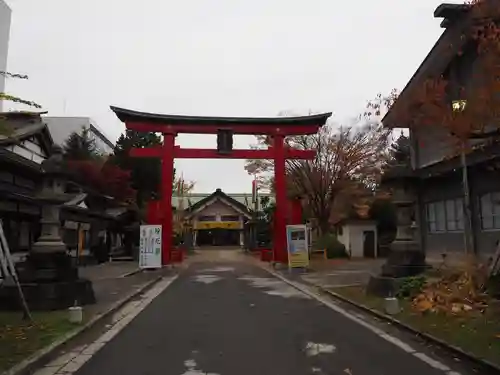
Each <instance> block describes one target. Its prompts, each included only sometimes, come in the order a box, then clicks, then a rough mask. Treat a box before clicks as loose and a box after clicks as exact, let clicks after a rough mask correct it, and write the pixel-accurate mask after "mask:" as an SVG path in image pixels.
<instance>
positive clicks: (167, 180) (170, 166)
mask: <svg viewBox="0 0 500 375" xmlns="http://www.w3.org/2000/svg"><path fill="white" fill-rule="evenodd" d="M174 146H175V134H172V133H163V147H162V160H161V203H162V211H163V222H162V237H163V238H162V264H163V265H167V264H170V263H172V235H173V213H172V185H173V178H174Z"/></svg>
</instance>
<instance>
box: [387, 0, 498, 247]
mask: <svg viewBox="0 0 500 375" xmlns="http://www.w3.org/2000/svg"><path fill="white" fill-rule="evenodd" d="M467 9H468V8H467V6H465V5H452V4H442V5H440V6H439V7H438V8H437V9H436V11H435V12H434V16H435V17H438V18H443V22H442V23H441V26H442V27H443V28H444V32H443V34H442V35H441V37H440V38H439V40H438V41H437V42H436V44H435V45H434V47H433V48H432V49H431V51H430V52H429V54H428V55H427V57H426V58H425V59H424V61H423V62H422V64H421V65H420V67H419V68H418V69H417V71H416V72H415V74H414V75H413V77H412V78H411V79H410V81H409V83H408V84H407V85H406V87H405V89H404V90H403V91H402V92H401V94H400V96H399V98H398V100H397V101H396V103H394V106H393V107H392V108H391V110H390V111H389V113H388V114H387V115H386V116H385V118H384V119H383V123H384V125H385V126H388V127H391V128H404V127H407V124H401V123H398V117H397V115H395V113H397V111H398V110H399V108H398V102H399V103H400V102H404V100H405V99H407V98H409V97H410V96H411V95H412V94H413V93H414V92H415V90H418V89H419V88H420V87H421V86H420V85H421V84H422V83H423V82H425V80H426V79H429V78H432V77H437V76H443V77H444V78H445V79H447V81H448V82H449V93H450V108H451V105H452V102H451V100H452V99H455V100H457V99H460V98H451V96H452V95H453V92H458V91H460V90H459V88H460V87H465V88H467V87H468V86H469V85H471V84H473V83H474V82H473V77H474V74H473V73H474V69H476V68H477V65H476V64H475V57H476V56H477V55H476V54H475V51H476V49H475V48H474V46H473V45H471V43H472V42H471V41H470V40H467V39H466V38H463V25H464V23H467V22H469V21H470V19H469V18H470V13H469V12H468V11H467ZM450 46H452V47H453V48H455V49H456V51H455V53H453V52H454V51H450ZM471 46H472V47H471ZM459 48H461V49H462V50H463V51H464V52H463V53H462V54H459V53H458V49H459ZM404 117H405V118H410V117H411V116H409V117H408V116H404ZM409 134H410V142H411V168H412V171H413V177H414V179H413V181H414V184H415V189H414V190H412V191H414V195H413V199H414V202H415V204H414V207H415V214H416V215H415V217H416V219H417V222H418V225H417V226H418V238H419V242H420V246H421V248H422V249H423V250H424V251H426V252H427V254H429V253H433V254H441V253H462V254H463V253H464V250H465V235H464V227H465V223H464V215H463V213H464V209H465V207H464V185H463V182H462V163H461V160H460V156H459V154H458V151H457V149H456V148H455V147H454V144H456V143H455V142H454V138H453V136H452V135H451V134H450V133H449V132H448V131H447V130H446V129H445V128H443V127H440V126H429V125H424V124H420V125H419V124H413V125H412V126H411V128H410V131H409ZM491 140H492V139H487V140H486V141H485V140H470V145H471V146H472V148H473V151H472V152H470V153H468V154H467V155H466V165H467V170H468V181H469V196H470V212H471V224H472V237H473V238H472V240H473V245H474V249H475V251H476V252H477V253H478V254H479V255H481V256H484V257H489V256H490V255H492V254H493V253H494V252H495V249H496V246H497V245H496V244H497V241H499V240H500V179H499V176H500V174H499V172H498V168H497V167H496V165H497V164H498V161H499V160H500V147H499V144H498V142H490V141H491ZM479 142H484V145H483V146H484V147H477V148H475V146H478V143H479ZM412 194H413V193H412Z"/></svg>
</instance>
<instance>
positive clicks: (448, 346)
mask: <svg viewBox="0 0 500 375" xmlns="http://www.w3.org/2000/svg"><path fill="white" fill-rule="evenodd" d="M258 266H259V267H260V268H262V269H263V270H265V271H267V272H269V273H270V274H271V275H273V276H275V277H278V278H279V279H281V280H283V281H285V282H286V283H288V284H289V285H291V286H293V287H294V288H296V289H299V290H300V288H298V287H297V285H295V282H294V281H292V280H290V279H288V278H287V277H286V276H284V275H281V274H279V273H278V272H276V271H274V270H271V269H269V268H267V267H265V266H263V265H261V264H259V265H258ZM313 287H314V288H317V289H318V290H319V291H320V292H321V293H323V294H327V295H329V296H331V297H333V298H335V299H337V300H339V301H342V302H345V303H348V304H349V305H351V306H353V307H355V308H357V309H359V310H362V311H364V312H365V313H368V314H370V315H372V316H374V317H376V318H379V319H381V320H384V321H386V322H388V323H391V324H393V325H394V326H396V327H398V328H401V329H403V330H405V331H407V332H410V333H412V334H414V335H416V336H418V337H420V338H422V339H424V340H426V341H427V342H429V343H432V344H434V345H436V346H439V347H441V348H444V349H445V350H447V351H449V352H451V353H453V354H455V355H456V356H457V357H461V358H463V359H466V360H468V361H469V362H471V363H474V364H477V365H479V366H481V367H483V368H485V369H488V370H490V371H494V372H497V373H498V374H500V366H498V365H496V364H495V363H492V362H490V361H488V360H485V359H481V358H479V357H477V356H475V355H474V354H472V353H469V352H466V351H464V350H462V349H460V348H458V347H456V346H454V345H451V344H449V343H447V342H445V341H443V340H441V339H438V338H437V337H435V336H432V335H430V334H428V333H424V332H421V331H418V330H417V329H415V328H413V327H411V326H409V325H408V324H406V323H403V322H401V321H399V320H397V319H394V318H393V317H391V316H389V315H386V314H383V313H381V312H379V311H377V310H374V309H371V308H369V307H367V306H364V305H362V304H360V303H357V302H355V301H353V300H351V299H349V298H346V297H344V296H342V295H340V294H338V293H335V292H332V291H331V290H328V289H325V288H323V287H321V286H318V285H313Z"/></svg>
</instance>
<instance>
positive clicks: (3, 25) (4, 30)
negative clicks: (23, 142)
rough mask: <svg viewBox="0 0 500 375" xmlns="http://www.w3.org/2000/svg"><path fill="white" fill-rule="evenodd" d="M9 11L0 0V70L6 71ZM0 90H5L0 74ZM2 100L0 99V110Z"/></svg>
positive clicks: (0, 109)
mask: <svg viewBox="0 0 500 375" xmlns="http://www.w3.org/2000/svg"><path fill="white" fill-rule="evenodd" d="M10 17H11V11H10V8H9V7H8V6H7V4H6V3H5V1H4V0H0V71H7V55H8V51H9V35H10ZM0 92H5V78H4V77H3V76H0ZM2 110H3V101H2V100H0V111H2Z"/></svg>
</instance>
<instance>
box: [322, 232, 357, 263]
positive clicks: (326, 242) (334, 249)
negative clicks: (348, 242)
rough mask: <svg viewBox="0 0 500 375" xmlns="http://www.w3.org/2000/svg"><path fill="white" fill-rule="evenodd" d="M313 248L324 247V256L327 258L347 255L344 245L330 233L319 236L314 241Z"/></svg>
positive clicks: (346, 256) (345, 256)
mask: <svg viewBox="0 0 500 375" xmlns="http://www.w3.org/2000/svg"><path fill="white" fill-rule="evenodd" d="M315 248H316V249H317V250H321V249H326V256H327V257H328V259H333V258H348V257H349V254H347V251H346V248H345V245H344V244H343V243H342V242H340V241H339V240H338V239H337V236H335V235H334V234H332V233H328V234H325V235H323V236H321V237H320V238H319V239H318V240H317V241H316V243H315Z"/></svg>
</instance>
